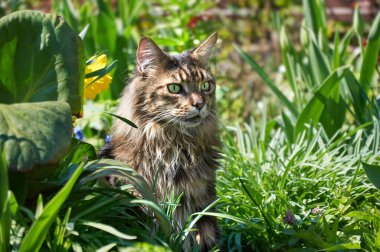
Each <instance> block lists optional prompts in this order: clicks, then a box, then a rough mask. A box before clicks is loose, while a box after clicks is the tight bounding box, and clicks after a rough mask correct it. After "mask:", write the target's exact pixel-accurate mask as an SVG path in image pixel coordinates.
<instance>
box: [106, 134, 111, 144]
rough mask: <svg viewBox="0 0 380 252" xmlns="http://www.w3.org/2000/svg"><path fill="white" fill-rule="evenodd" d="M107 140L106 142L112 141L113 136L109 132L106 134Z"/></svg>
mask: <svg viewBox="0 0 380 252" xmlns="http://www.w3.org/2000/svg"><path fill="white" fill-rule="evenodd" d="M105 142H106V143H109V142H111V136H110V135H108V134H107V135H106V139H105Z"/></svg>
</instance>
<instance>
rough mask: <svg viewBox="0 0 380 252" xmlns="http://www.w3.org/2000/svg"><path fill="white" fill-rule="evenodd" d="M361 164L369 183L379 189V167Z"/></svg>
mask: <svg viewBox="0 0 380 252" xmlns="http://www.w3.org/2000/svg"><path fill="white" fill-rule="evenodd" d="M362 164H363V167H364V170H365V173H366V174H367V177H368V179H369V181H371V182H372V184H374V186H376V187H377V188H378V189H380V166H379V165H370V164H366V163H364V162H362Z"/></svg>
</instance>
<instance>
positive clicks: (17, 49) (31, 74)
mask: <svg viewBox="0 0 380 252" xmlns="http://www.w3.org/2000/svg"><path fill="white" fill-rule="evenodd" d="M84 67H85V58H84V52H83V46H82V40H81V39H80V38H79V36H78V35H77V34H76V33H74V32H73V31H72V30H71V28H70V27H69V26H68V25H67V23H66V22H65V21H64V20H63V19H62V18H61V17H59V16H56V15H50V14H44V13H42V12H38V11H30V10H29V11H17V12H15V13H12V14H10V15H8V16H5V17H3V18H1V19H0V73H1V75H0V103H6V104H11V103H24V102H41V101H56V100H58V101H65V102H67V103H69V104H70V106H71V112H72V113H73V114H76V115H80V114H81V112H82V103H83V101H82V94H83V78H84Z"/></svg>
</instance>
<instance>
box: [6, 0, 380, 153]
mask: <svg viewBox="0 0 380 252" xmlns="http://www.w3.org/2000/svg"><path fill="white" fill-rule="evenodd" d="M302 2H303V1H301V0H293V1H291V0H270V1H264V0H220V1H199V0H193V1H180V0H154V1H141V0H140V1H137V0H87V1H85V0H41V1H30V0H2V1H1V4H0V17H1V16H4V15H6V14H9V13H11V12H13V11H16V10H20V9H36V10H40V11H42V12H46V13H56V14H57V15H60V16H62V17H64V19H65V20H66V21H67V22H68V23H69V24H70V26H71V27H72V28H73V29H74V30H75V31H76V32H78V33H80V32H81V31H82V30H83V29H84V28H85V27H86V26H87V25H89V28H88V31H87V34H86V36H85V38H84V44H85V52H86V58H87V59H88V58H90V57H91V56H93V55H95V54H99V53H105V54H106V55H107V56H108V61H109V62H112V61H114V60H117V61H118V64H117V66H116V67H115V69H114V70H112V72H111V75H112V77H113V81H112V84H111V85H110V86H109V88H108V89H107V90H106V91H104V92H102V93H101V94H99V95H98V96H97V97H96V98H95V99H94V100H88V101H87V102H86V103H85V104H86V105H85V109H84V119H82V120H81V121H80V122H79V124H80V126H81V128H82V129H83V130H84V133H85V134H84V136H85V137H87V140H88V141H90V142H92V144H94V145H95V146H100V145H102V144H103V142H102V141H103V140H101V141H99V139H104V138H105V135H106V134H107V132H108V130H109V127H110V122H111V118H109V117H107V116H105V115H104V114H102V113H101V112H102V111H109V110H112V108H113V107H114V106H115V104H117V99H118V98H119V95H120V93H121V91H122V90H123V88H124V85H125V83H126V80H127V79H128V76H130V74H131V73H132V71H133V69H134V66H135V51H136V48H137V44H138V41H139V39H140V38H141V37H142V36H150V37H151V38H153V39H154V40H155V41H156V42H157V44H158V45H160V46H161V47H162V48H163V49H164V50H166V51H167V52H173V53H175V52H181V51H183V50H186V49H190V48H192V47H194V46H196V45H197V44H198V43H199V42H200V41H202V40H203V39H205V38H207V36H208V35H210V34H211V33H212V32H214V31H218V33H219V35H220V39H219V40H218V46H217V50H216V53H215V57H214V58H213V69H214V72H215V75H216V76H217V80H218V82H217V83H218V85H219V89H218V93H217V97H218V102H219V110H220V114H221V117H222V119H223V120H224V121H226V122H227V124H235V123H241V122H244V121H247V120H249V118H250V117H251V116H260V115H261V114H262V113H261V112H260V110H261V109H262V104H263V103H265V104H266V105H265V107H266V109H267V115H268V116H269V117H275V116H276V115H278V114H279V111H280V108H279V106H280V104H279V102H276V101H275V100H276V99H277V98H276V97H275V96H273V95H272V93H271V92H270V91H268V89H267V88H266V86H265V85H264V84H263V81H262V80H261V78H260V77H259V76H258V75H257V73H256V71H252V69H251V66H250V65H249V64H247V63H246V62H245V61H244V60H243V59H242V57H240V55H239V54H238V52H237V51H236V49H235V48H234V46H233V45H234V44H235V45H238V46H239V47H240V48H241V49H242V50H243V51H245V52H246V53H247V54H249V55H250V56H251V57H252V58H253V59H254V60H256V62H258V63H259V65H260V66H261V67H263V68H264V70H265V71H266V73H268V75H269V77H270V78H271V79H272V80H273V81H274V83H275V84H276V85H277V87H278V88H279V89H280V90H281V92H283V93H284V94H285V95H287V96H290V98H292V97H291V96H292V92H291V90H290V88H289V85H287V84H286V81H285V80H284V79H285V78H286V76H285V67H284V66H283V65H282V64H281V50H280V41H279V30H280V26H284V27H286V32H287V37H288V39H289V41H291V43H292V44H293V46H294V48H295V49H296V50H297V48H299V47H300V45H301V41H300V32H299V30H300V28H301V26H302V25H303V18H304V12H303V9H302ZM356 6H359V8H360V13H361V14H362V17H363V19H364V20H365V21H366V22H365V24H366V27H364V30H365V32H367V33H368V30H369V25H370V23H371V21H372V20H373V19H374V17H375V16H376V14H377V13H378V12H379V6H380V1H379V0H361V1H358V0H356V1H355V0H326V1H325V8H326V14H327V19H326V20H327V25H326V27H327V31H326V32H327V37H328V38H329V39H330V40H332V38H333V36H334V33H336V32H338V33H339V34H342V35H343V34H345V33H346V32H347V30H348V29H349V28H350V27H351V24H352V17H353V13H354V9H355V7H356ZM364 42H365V41H364ZM356 43H357V42H356ZM351 47H352V48H351V49H350V50H351V51H354V50H355V42H353V44H352V45H351ZM288 89H289V90H288ZM288 91H289V92H288ZM273 100H274V101H273Z"/></svg>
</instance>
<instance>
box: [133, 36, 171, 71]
mask: <svg viewBox="0 0 380 252" xmlns="http://www.w3.org/2000/svg"><path fill="white" fill-rule="evenodd" d="M136 56H137V68H138V70H139V72H140V73H146V72H147V71H148V70H151V69H154V68H155V67H157V66H160V65H162V63H163V62H165V61H166V59H168V56H167V55H166V53H165V52H164V51H162V50H161V49H160V48H159V47H158V46H157V45H156V43H154V41H153V40H152V39H151V38H148V37H143V38H142V39H141V40H140V42H139V47H138V49H137V55H136Z"/></svg>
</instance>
